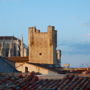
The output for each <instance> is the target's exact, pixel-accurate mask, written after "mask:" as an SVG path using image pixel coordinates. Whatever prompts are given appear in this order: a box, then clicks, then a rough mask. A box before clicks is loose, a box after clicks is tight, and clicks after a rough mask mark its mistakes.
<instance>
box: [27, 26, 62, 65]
mask: <svg viewBox="0 0 90 90" xmlns="http://www.w3.org/2000/svg"><path fill="white" fill-rule="evenodd" d="M28 34H29V35H28V45H29V62H31V63H40V64H59V63H60V58H61V57H60V55H58V57H59V58H58V59H57V54H59V53H57V50H56V48H57V31H56V30H55V27H54V26H48V31H47V32H40V30H37V29H36V27H30V28H29V32H28Z"/></svg>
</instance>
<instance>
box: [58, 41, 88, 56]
mask: <svg viewBox="0 0 90 90" xmlns="http://www.w3.org/2000/svg"><path fill="white" fill-rule="evenodd" d="M59 48H60V49H61V50H62V53H63V54H65V55H78V54H79V55H90V43H87V42H79V43H78V42H69V43H68V42H66V43H65V42H64V43H63V44H61V46H60V47H59Z"/></svg>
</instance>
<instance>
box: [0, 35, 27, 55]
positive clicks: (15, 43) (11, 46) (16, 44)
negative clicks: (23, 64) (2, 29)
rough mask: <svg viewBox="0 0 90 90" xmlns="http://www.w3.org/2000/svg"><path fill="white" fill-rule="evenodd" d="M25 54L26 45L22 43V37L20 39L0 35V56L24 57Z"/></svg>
mask: <svg viewBox="0 0 90 90" xmlns="http://www.w3.org/2000/svg"><path fill="white" fill-rule="evenodd" d="M27 55H28V47H27V46H26V45H25V44H24V43H23V39H22V40H20V39H18V38H16V37H14V36H0V56H3V57H12V56H21V57H24V56H27Z"/></svg>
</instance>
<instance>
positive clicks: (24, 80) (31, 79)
mask: <svg viewBox="0 0 90 90" xmlns="http://www.w3.org/2000/svg"><path fill="white" fill-rule="evenodd" d="M5 89H6V90H74V89H75V90H90V77H83V76H78V75H71V74H70V75H69V74H68V75H66V76H65V77H64V78H62V79H40V78H38V76H36V75H33V74H32V73H31V74H29V75H26V76H22V75H17V76H14V75H13V76H9V75H7V76H3V77H0V90H5Z"/></svg>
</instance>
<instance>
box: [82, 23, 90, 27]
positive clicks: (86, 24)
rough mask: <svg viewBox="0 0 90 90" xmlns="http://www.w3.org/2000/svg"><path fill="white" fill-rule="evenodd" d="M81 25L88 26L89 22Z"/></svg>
mask: <svg viewBox="0 0 90 90" xmlns="http://www.w3.org/2000/svg"><path fill="white" fill-rule="evenodd" d="M82 25H83V26H86V27H90V22H87V23H83V24H82Z"/></svg>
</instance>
